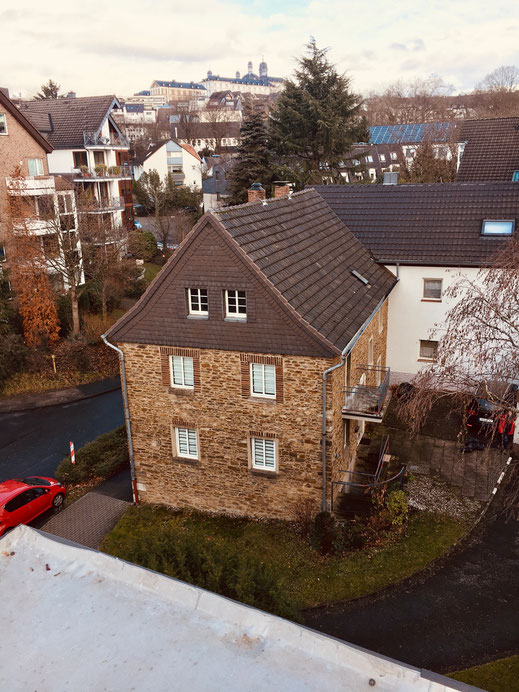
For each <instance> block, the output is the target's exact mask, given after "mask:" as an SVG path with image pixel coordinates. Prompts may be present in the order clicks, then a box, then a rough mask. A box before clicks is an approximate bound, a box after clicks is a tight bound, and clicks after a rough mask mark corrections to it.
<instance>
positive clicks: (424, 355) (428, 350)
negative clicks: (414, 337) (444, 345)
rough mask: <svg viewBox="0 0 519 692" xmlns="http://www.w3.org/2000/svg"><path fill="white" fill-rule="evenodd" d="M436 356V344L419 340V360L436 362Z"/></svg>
mask: <svg viewBox="0 0 519 692" xmlns="http://www.w3.org/2000/svg"><path fill="white" fill-rule="evenodd" d="M437 355H438V342H437V341H431V340H427V339H420V358H421V359H422V360H436V358H437Z"/></svg>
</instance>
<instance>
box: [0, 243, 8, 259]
mask: <svg viewBox="0 0 519 692" xmlns="http://www.w3.org/2000/svg"><path fill="white" fill-rule="evenodd" d="M6 259H7V254H6V252H5V245H4V244H3V243H0V262H5V261H6Z"/></svg>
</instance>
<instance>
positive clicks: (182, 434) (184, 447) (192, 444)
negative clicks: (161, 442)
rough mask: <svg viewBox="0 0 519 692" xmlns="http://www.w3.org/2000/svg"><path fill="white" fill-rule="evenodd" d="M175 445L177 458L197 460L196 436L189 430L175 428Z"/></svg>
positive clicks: (194, 431)
mask: <svg viewBox="0 0 519 692" xmlns="http://www.w3.org/2000/svg"><path fill="white" fill-rule="evenodd" d="M175 445H176V452H177V456H178V457H185V458H186V459H198V436H197V434H196V430H193V429H191V428H175Z"/></svg>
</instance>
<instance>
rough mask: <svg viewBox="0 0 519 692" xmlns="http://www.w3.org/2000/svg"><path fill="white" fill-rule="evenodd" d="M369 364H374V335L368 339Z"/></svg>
mask: <svg viewBox="0 0 519 692" xmlns="http://www.w3.org/2000/svg"><path fill="white" fill-rule="evenodd" d="M368 365H373V337H372V336H370V337H369V340H368Z"/></svg>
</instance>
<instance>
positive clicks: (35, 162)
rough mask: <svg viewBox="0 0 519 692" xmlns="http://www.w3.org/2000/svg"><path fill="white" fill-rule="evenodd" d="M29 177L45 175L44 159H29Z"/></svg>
mask: <svg viewBox="0 0 519 692" xmlns="http://www.w3.org/2000/svg"><path fill="white" fill-rule="evenodd" d="M28 161H29V175H30V176H32V177H34V176H36V175H43V159H29V160H28Z"/></svg>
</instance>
